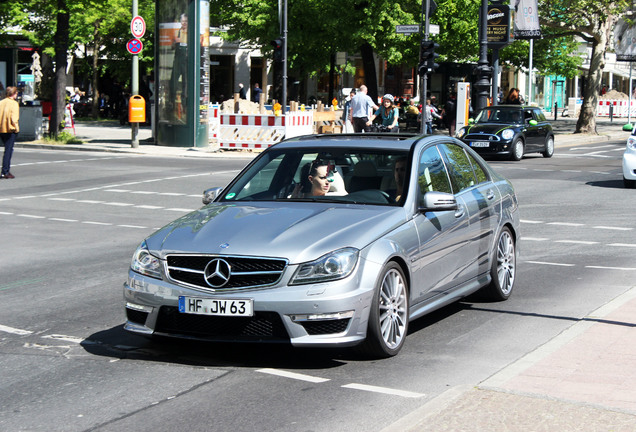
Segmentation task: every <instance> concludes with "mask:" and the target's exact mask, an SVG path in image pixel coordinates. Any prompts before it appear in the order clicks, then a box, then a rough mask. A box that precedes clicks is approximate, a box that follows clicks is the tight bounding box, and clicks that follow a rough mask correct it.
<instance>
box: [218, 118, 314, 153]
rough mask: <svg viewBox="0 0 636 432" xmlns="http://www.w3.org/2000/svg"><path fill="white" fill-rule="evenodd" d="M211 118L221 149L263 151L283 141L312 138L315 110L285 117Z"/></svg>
mask: <svg viewBox="0 0 636 432" xmlns="http://www.w3.org/2000/svg"><path fill="white" fill-rule="evenodd" d="M210 114H211V116H210V138H213V137H215V138H216V141H217V142H218V144H219V147H221V148H234V149H263V148H267V147H269V146H271V145H273V144H276V143H277V142H279V141H281V140H282V139H283V138H292V137H295V136H300V135H310V134H312V133H313V130H314V119H313V113H312V112H311V111H299V112H291V113H288V114H287V115H285V116H274V115H268V114H219V113H218V111H217V112H216V113H215V112H214V111H212V112H211V113H210Z"/></svg>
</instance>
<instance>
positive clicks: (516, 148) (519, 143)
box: [510, 138, 523, 161]
mask: <svg viewBox="0 0 636 432" xmlns="http://www.w3.org/2000/svg"><path fill="white" fill-rule="evenodd" d="M521 158H523V140H522V139H521V138H517V139H516V140H515V141H514V142H513V143H512V148H511V149H510V159H511V160H513V161H520V160H521Z"/></svg>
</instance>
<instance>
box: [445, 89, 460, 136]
mask: <svg viewBox="0 0 636 432" xmlns="http://www.w3.org/2000/svg"><path fill="white" fill-rule="evenodd" d="M456 123H457V95H455V93H451V94H450V96H449V98H448V100H447V101H446V103H445V104H444V124H446V127H447V128H448V134H449V135H450V136H455V124H456Z"/></svg>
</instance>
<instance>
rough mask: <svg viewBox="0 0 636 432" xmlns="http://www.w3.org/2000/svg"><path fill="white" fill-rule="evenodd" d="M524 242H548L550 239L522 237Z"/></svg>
mask: <svg viewBox="0 0 636 432" xmlns="http://www.w3.org/2000/svg"><path fill="white" fill-rule="evenodd" d="M521 240H523V241H548V240H550V239H548V238H545V237H521Z"/></svg>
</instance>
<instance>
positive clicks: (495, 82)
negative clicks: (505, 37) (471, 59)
mask: <svg viewBox="0 0 636 432" xmlns="http://www.w3.org/2000/svg"><path fill="white" fill-rule="evenodd" d="M491 94H492V104H493V105H497V103H498V102H499V101H498V100H497V99H498V97H499V48H495V49H493V50H492V92H491Z"/></svg>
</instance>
